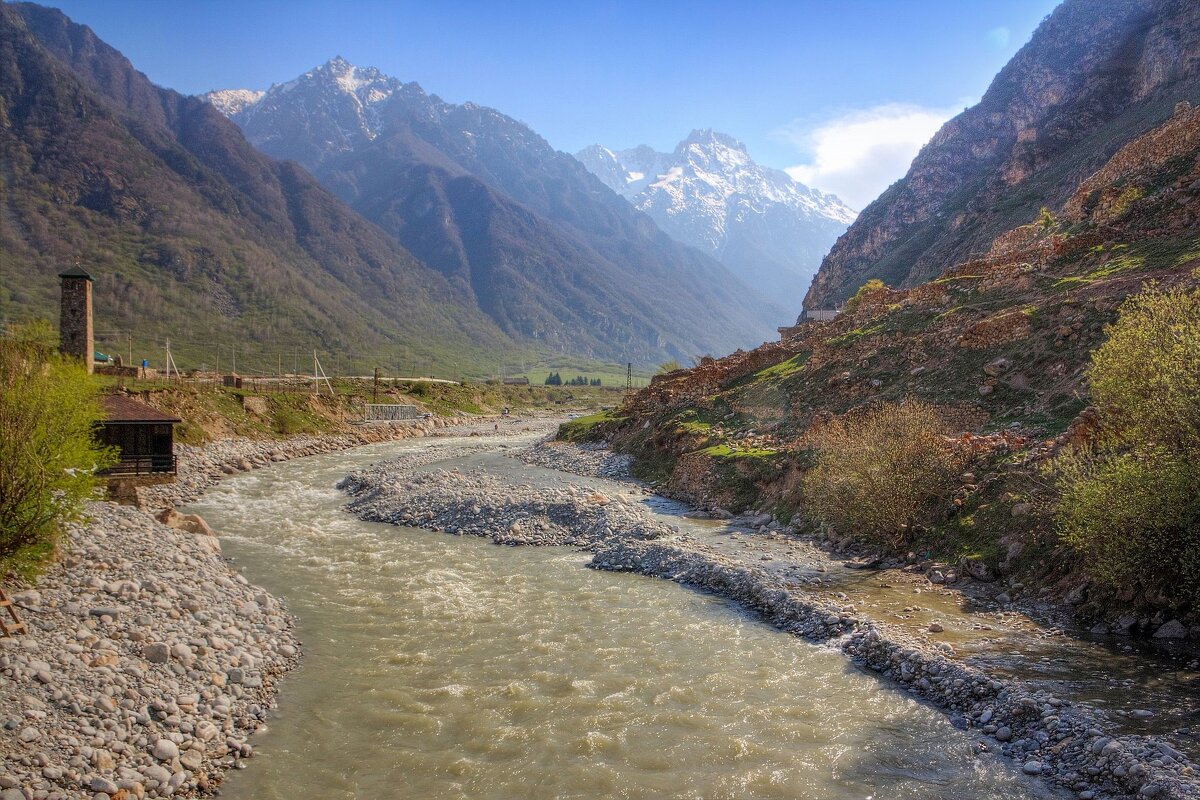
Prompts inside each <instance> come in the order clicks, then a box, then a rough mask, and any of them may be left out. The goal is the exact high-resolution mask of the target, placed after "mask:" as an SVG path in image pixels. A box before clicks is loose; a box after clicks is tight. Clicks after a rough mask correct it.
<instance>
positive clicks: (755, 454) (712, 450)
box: [696, 444, 779, 458]
mask: <svg viewBox="0 0 1200 800" xmlns="http://www.w3.org/2000/svg"><path fill="white" fill-rule="evenodd" d="M696 452H697V453H699V454H700V455H702V456H711V457H712V458H771V457H772V456H777V455H779V451H778V450H767V449H765V448H762V447H747V448H745V449H741V448H738V447H737V446H736V445H730V444H714V445H712V446H711V447H705V448H704V449H703V450H697V451H696Z"/></svg>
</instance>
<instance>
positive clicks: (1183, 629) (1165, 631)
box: [1154, 619, 1188, 639]
mask: <svg viewBox="0 0 1200 800" xmlns="http://www.w3.org/2000/svg"><path fill="white" fill-rule="evenodd" d="M1187 633H1188V629H1187V626H1185V625H1184V624H1183V623H1182V622H1180V621H1179V620H1177V619H1173V620H1171V621H1170V622H1168V623H1167V624H1166V625H1163V626H1161V627H1160V628H1159V629H1158V630H1156V631H1155V632H1154V638H1155V639H1182V638H1184V637H1186V636H1187Z"/></svg>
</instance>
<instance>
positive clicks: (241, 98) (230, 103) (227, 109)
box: [200, 89, 266, 117]
mask: <svg viewBox="0 0 1200 800" xmlns="http://www.w3.org/2000/svg"><path fill="white" fill-rule="evenodd" d="M264 94H266V92H264V91H261V90H259V89H217V90H215V91H212V92H205V93H204V94H202V95H200V97H201V99H203V100H206V101H208V102H209V103H211V104H212V105H213V106H215V107H216V109H217V110H218V111H220V112H221V113H222V114H224V115H225V116H227V117H232V116H233V115H234V114H237V113H238V112H240V111H242V110H243V109H245V108H246V107H247V106H252V105H254V104H255V103H257V102H258V101H259V100H261V99H262V96H263V95H264Z"/></svg>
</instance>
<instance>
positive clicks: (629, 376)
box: [625, 361, 633, 392]
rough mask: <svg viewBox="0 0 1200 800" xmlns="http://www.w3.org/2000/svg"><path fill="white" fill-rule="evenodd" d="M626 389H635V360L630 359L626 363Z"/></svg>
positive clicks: (630, 390) (628, 390) (629, 390)
mask: <svg viewBox="0 0 1200 800" xmlns="http://www.w3.org/2000/svg"><path fill="white" fill-rule="evenodd" d="M625 391H627V392H632V391H633V362H632V361H630V362H628V363H627V364H626V365H625Z"/></svg>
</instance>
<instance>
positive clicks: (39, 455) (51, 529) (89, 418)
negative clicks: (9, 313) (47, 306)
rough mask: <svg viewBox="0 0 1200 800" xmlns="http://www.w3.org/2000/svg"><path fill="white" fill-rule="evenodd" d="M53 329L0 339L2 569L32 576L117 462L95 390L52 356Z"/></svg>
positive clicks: (36, 327) (80, 372) (75, 367)
mask: <svg viewBox="0 0 1200 800" xmlns="http://www.w3.org/2000/svg"><path fill="white" fill-rule="evenodd" d="M48 327H49V326H48V325H45V324H32V325H27V326H22V327H20V328H18V329H17V330H15V331H13V332H12V333H10V334H9V335H8V336H6V337H5V338H3V339H0V571H15V572H18V573H22V574H30V573H32V572H33V571H35V570H36V568H37V567H38V565H40V564H41V563H42V562H44V561H45V560H46V559H47V558H48V557H49V556H50V555H51V554H52V553H53V551H54V545H55V542H56V541H57V539H58V536H59V535H60V534H61V532H62V529H63V525H64V524H65V523H67V522H71V521H75V520H78V519H79V518H80V516H81V514H82V511H83V505H84V503H85V501H87V500H88V499H90V498H92V497H93V496H95V494H96V490H97V487H98V484H99V479H98V478H97V476H96V471H97V470H99V469H102V468H104V467H106V466H108V465H110V464H111V463H113V461H114V458H113V454H112V453H111V451H110V450H109V449H107V448H104V447H101V446H100V444H99V443H98V442H97V440H96V437H95V431H96V426H97V424H98V422H99V420H100V418H101V408H100V404H99V402H98V387H97V385H96V383H95V381H94V380H93V378H92V376H90V375H88V373H87V371H86V370H85V369H84V367H83V365H82V364H80V363H78V362H77V361H74V360H73V359H69V358H66V357H64V356H61V355H59V354H58V353H56V352H54V349H53V346H52V345H51V344H50V342H51V339H50V337H49V336H48V335H47V329H48Z"/></svg>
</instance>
